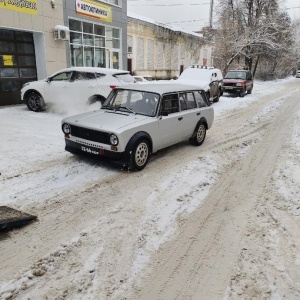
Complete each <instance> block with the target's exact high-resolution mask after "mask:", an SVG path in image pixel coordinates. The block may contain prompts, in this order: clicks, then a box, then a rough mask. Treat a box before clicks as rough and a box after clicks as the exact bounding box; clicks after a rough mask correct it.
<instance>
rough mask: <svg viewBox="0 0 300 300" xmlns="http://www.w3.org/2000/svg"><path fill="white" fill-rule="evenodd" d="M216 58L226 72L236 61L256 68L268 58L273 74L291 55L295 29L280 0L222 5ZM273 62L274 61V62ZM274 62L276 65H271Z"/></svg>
mask: <svg viewBox="0 0 300 300" xmlns="http://www.w3.org/2000/svg"><path fill="white" fill-rule="evenodd" d="M217 12H218V20H219V22H218V26H219V28H218V31H217V32H218V34H217V36H216V41H215V57H216V59H215V61H217V63H218V64H219V65H218V66H219V67H220V68H222V70H223V71H224V72H226V71H227V70H228V68H229V67H230V66H231V65H232V64H234V65H235V66H240V67H243V68H247V69H250V70H252V72H253V73H254V74H255V73H256V71H257V69H258V66H259V65H261V64H263V62H266V61H267V65H268V68H269V69H270V70H271V72H272V74H276V72H275V70H277V68H278V67H279V66H281V61H282V60H284V59H286V58H287V57H289V56H290V53H289V52H290V51H291V49H292V48H293V41H294V39H293V30H292V25H291V20H290V18H289V16H288V14H287V13H286V12H283V11H281V10H280V8H279V1H278V0H227V1H222V3H220V4H219V7H218V10H217ZM272 62H273V65H272ZM270 66H272V68H270Z"/></svg>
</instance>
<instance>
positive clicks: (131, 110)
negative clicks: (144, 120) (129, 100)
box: [119, 106, 136, 115]
mask: <svg viewBox="0 0 300 300" xmlns="http://www.w3.org/2000/svg"><path fill="white" fill-rule="evenodd" d="M121 108H123V109H126V110H127V111H129V112H131V113H133V114H135V115H136V112H135V111H134V110H133V109H131V108H129V107H127V106H120V107H119V109H121Z"/></svg>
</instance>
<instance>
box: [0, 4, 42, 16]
mask: <svg viewBox="0 0 300 300" xmlns="http://www.w3.org/2000/svg"><path fill="white" fill-rule="evenodd" d="M36 2H37V0H0V9H1V8H4V9H9V10H14V11H18V12H22V13H25V14H31V15H37V4H36Z"/></svg>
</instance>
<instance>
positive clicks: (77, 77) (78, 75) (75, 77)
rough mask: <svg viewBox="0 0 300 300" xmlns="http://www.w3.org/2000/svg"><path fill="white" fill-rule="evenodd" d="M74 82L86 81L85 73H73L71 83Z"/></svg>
mask: <svg viewBox="0 0 300 300" xmlns="http://www.w3.org/2000/svg"><path fill="white" fill-rule="evenodd" d="M76 80H86V73H84V72H77V71H75V72H73V76H72V81H76Z"/></svg>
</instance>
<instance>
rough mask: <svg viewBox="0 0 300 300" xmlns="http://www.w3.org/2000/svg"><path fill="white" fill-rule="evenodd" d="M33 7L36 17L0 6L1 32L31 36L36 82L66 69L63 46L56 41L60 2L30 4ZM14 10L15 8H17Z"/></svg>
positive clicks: (23, 11) (38, 0)
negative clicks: (33, 48) (25, 33)
mask: <svg viewBox="0 0 300 300" xmlns="http://www.w3.org/2000/svg"><path fill="white" fill-rule="evenodd" d="M31 1H32V3H36V8H37V9H36V14H31V13H28V11H26V10H25V9H20V11H16V10H11V9H6V8H5V7H3V6H2V7H1V6H0V29H1V28H3V29H12V30H18V31H27V32H32V33H34V42H35V53H36V58H37V59H36V64H37V65H36V66H37V75H38V76H37V77H38V79H41V78H45V77H46V76H47V74H51V73H52V72H54V71H55V70H57V69H59V68H62V67H65V66H66V55H65V53H66V42H63V41H55V40H54V38H53V30H54V26H55V25H58V24H60V25H63V22H64V20H63V0H55V8H53V7H52V5H51V0H36V1H33V0H31ZM16 9H17V8H16Z"/></svg>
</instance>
